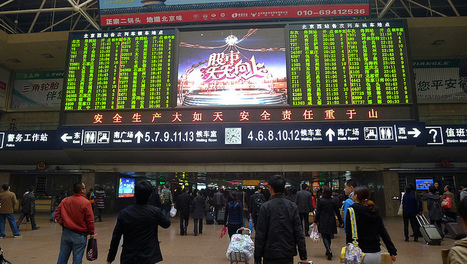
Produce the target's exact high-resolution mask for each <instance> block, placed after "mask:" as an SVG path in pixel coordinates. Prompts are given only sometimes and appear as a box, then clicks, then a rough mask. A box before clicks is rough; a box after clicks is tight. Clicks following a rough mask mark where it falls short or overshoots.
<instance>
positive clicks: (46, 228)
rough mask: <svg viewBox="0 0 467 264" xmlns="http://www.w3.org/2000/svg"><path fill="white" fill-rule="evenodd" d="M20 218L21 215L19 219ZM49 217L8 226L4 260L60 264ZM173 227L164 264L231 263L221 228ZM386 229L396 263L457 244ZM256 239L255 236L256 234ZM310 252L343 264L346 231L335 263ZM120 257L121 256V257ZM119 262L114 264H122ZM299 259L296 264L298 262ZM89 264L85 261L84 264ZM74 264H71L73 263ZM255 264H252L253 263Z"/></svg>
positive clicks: (105, 236)
mask: <svg viewBox="0 0 467 264" xmlns="http://www.w3.org/2000/svg"><path fill="white" fill-rule="evenodd" d="M17 216H18V215H17ZM48 217H49V215H46V214H39V215H38V216H37V219H38V221H37V225H38V226H39V227H40V229H39V230H35V231H32V230H31V225H30V224H26V223H25V220H24V222H23V224H22V225H21V234H22V235H23V237H22V238H13V236H12V233H11V230H10V227H9V225H8V224H7V226H6V235H7V236H6V237H5V238H3V239H1V240H0V246H1V247H2V248H3V250H4V256H5V258H6V259H7V260H9V261H11V262H12V263H13V264H35V263H37V264H39V263H40V264H44V263H56V261H57V257H58V252H59V244H60V235H61V227H60V226H59V225H58V224H57V223H54V222H50V221H48ZM103 220H104V221H103V222H101V223H99V222H98V223H96V231H97V233H98V235H97V238H98V245H99V259H98V260H97V261H94V263H106V258H107V252H108V249H109V243H110V239H111V235H112V231H113V227H114V224H115V217H106V218H104V219H103ZM171 220H172V222H173V223H172V226H171V227H170V228H168V229H160V232H159V240H160V241H161V250H162V255H163V258H164V261H163V262H162V263H170V264H179V263H190V264H198V263H199V264H205V263H229V261H228V260H227V258H226V256H225V252H226V250H227V246H228V244H229V240H228V235H226V236H225V237H224V238H222V239H219V238H218V234H217V231H220V229H221V226H219V225H207V226H206V225H205V226H204V232H203V234H202V235H198V236H196V237H195V236H193V232H192V230H193V229H192V228H193V221H191V220H190V221H191V222H190V225H189V234H188V236H183V237H182V236H180V235H179V221H178V217H176V218H171ZM385 223H386V227H387V228H388V230H389V234H390V235H391V237H392V240H393V242H394V244H395V245H396V247H397V249H398V257H397V262H396V263H402V264H408V263H410V264H418V263H419V264H429V263H442V261H441V254H440V251H441V249H443V248H449V247H451V246H452V245H453V243H454V240H452V239H451V238H448V237H446V238H445V239H444V241H443V242H442V244H441V246H429V245H426V244H424V243H423V242H422V240H423V239H420V242H413V241H411V242H405V241H404V236H403V224H402V218H388V219H385ZM253 237H254V234H253ZM306 243H307V249H308V257H309V260H313V263H314V264H324V263H339V258H338V256H337V253H338V252H340V249H341V247H342V246H344V244H345V243H344V236H343V232H342V229H339V234H338V235H336V237H335V239H334V240H333V241H332V250H333V252H334V255H335V257H334V259H333V260H332V261H328V260H327V259H326V256H325V255H324V252H325V250H324V246H323V244H322V242H319V243H313V242H312V241H311V240H310V239H307V241H306ZM118 254H120V252H119V253H118ZM118 259H119V255H118V256H117V260H116V261H115V262H114V263H120V261H118ZM298 260H299V259H298V257H296V262H298ZM86 262H87V261H86V260H84V261H83V263H86ZM69 263H71V260H70V261H69ZM250 263H251V262H250Z"/></svg>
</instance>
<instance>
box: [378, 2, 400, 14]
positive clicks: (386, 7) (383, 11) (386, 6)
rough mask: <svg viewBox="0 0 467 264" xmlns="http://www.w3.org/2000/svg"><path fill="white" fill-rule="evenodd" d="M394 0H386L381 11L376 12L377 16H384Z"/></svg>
mask: <svg viewBox="0 0 467 264" xmlns="http://www.w3.org/2000/svg"><path fill="white" fill-rule="evenodd" d="M395 1H396V0H388V2H387V3H386V5H385V6H384V7H383V10H381V13H379V14H378V18H382V17H384V15H386V13H387V12H388V10H389V8H391V6H392V4H394V2H395Z"/></svg>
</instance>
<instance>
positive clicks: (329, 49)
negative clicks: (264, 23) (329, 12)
mask: <svg viewBox="0 0 467 264" xmlns="http://www.w3.org/2000/svg"><path fill="white" fill-rule="evenodd" d="M289 29H290V30H289V39H290V79H291V87H290V88H291V104H292V105H295V106H300V105H303V106H304V105H362V104H363V105H365V104H369V105H374V104H407V103H412V94H411V93H410V92H409V90H410V89H409V88H408V87H409V85H410V84H409V82H410V78H409V74H408V72H409V70H408V64H409V63H408V56H407V51H406V45H407V44H406V37H405V30H404V26H403V22H401V21H391V22H335V23H331V22H329V23H308V24H300V25H290V27H289Z"/></svg>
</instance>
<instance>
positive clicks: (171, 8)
mask: <svg viewBox="0 0 467 264" xmlns="http://www.w3.org/2000/svg"><path fill="white" fill-rule="evenodd" d="M99 11H100V23H101V26H103V27H120V26H129V25H139V26H141V25H167V24H172V25H173V24H187V23H193V22H209V23H219V22H225V21H246V20H251V21H258V20H262V21H271V20H275V21H277V20H290V19H307V18H312V17H315V18H319V17H367V16H369V15H370V1H369V0H339V1H336V0H300V1H299V0H282V1H278V0H197V1H188V0H119V1H115V0H99Z"/></svg>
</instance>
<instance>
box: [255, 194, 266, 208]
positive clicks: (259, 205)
mask: <svg viewBox="0 0 467 264" xmlns="http://www.w3.org/2000/svg"><path fill="white" fill-rule="evenodd" d="M261 198H262V197H261V195H258V196H257V197H256V198H255V206H256V210H257V212H259V208H260V207H261V205H263V203H264V199H261Z"/></svg>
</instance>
